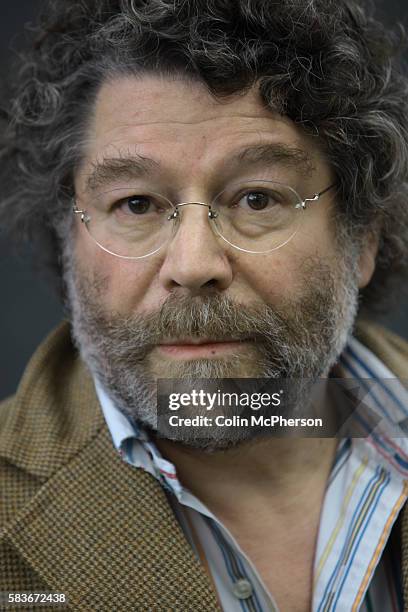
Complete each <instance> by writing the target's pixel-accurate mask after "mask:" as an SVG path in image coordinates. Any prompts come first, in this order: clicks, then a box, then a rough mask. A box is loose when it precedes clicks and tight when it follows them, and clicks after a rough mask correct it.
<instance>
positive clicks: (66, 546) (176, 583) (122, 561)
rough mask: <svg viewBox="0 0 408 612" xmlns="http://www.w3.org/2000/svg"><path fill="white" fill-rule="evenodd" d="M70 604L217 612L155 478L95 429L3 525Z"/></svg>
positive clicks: (80, 607)
mask: <svg viewBox="0 0 408 612" xmlns="http://www.w3.org/2000/svg"><path fill="white" fill-rule="evenodd" d="M4 535H5V537H7V539H8V540H9V542H10V543H11V544H13V545H14V546H15V547H16V548H17V550H18V551H19V552H20V554H21V555H22V556H23V557H24V559H25V560H26V561H28V563H29V564H30V565H31V566H32V567H33V569H35V571H36V572H37V573H38V574H39V575H40V576H41V577H42V578H43V580H44V581H45V582H46V583H47V584H48V585H50V587H51V588H52V589H53V590H57V591H59V592H62V593H65V595H66V596H67V598H68V600H69V602H70V604H71V605H73V606H74V607H75V609H77V610H84V611H88V610H91V609H92V610H114V609H118V610H147V609H182V610H198V609H200V607H201V609H205V610H217V609H218V607H217V602H216V598H215V594H214V592H213V590H212V588H211V586H210V583H209V579H208V577H207V575H206V573H205V571H204V569H203V568H202V566H201V565H200V564H199V562H198V561H197V560H196V558H195V557H194V555H193V553H192V550H191V547H190V546H189V544H188V543H187V541H186V540H185V538H184V536H183V533H182V531H181V530H180V528H179V526H178V524H177V522H176V521H175V519H174V516H173V514H172V511H171V508H170V506H169V504H168V502H167V499H166V496H165V494H164V493H163V491H162V490H161V487H160V485H159V484H158V483H157V482H156V481H155V479H154V478H152V477H151V476H150V475H149V474H146V473H144V472H141V471H140V470H135V469H134V468H132V466H130V465H128V464H126V463H124V462H123V461H122V460H121V459H120V457H119V456H117V455H116V452H115V451H114V449H113V447H112V442H111V440H110V437H109V434H108V432H107V431H106V430H105V429H104V430H102V431H101V432H100V433H99V434H98V435H97V436H96V437H95V438H94V439H93V440H92V442H91V443H90V444H88V445H86V447H85V448H84V449H83V450H82V451H81V452H80V453H78V454H77V455H76V456H75V457H74V458H73V459H72V460H71V461H70V462H69V463H68V464H67V465H66V466H64V467H62V468H61V469H60V470H59V471H58V472H57V473H56V474H55V475H54V476H53V477H52V478H51V479H50V480H48V481H47V483H46V484H45V485H43V486H42V487H41V488H40V489H39V491H38V493H37V494H36V495H35V496H34V497H33V498H32V499H31V501H30V502H29V503H28V505H26V506H25V507H24V509H23V511H22V512H21V513H20V514H19V515H18V517H17V518H16V520H15V521H13V523H12V524H9V525H8V526H7V528H6V529H5V532H4Z"/></svg>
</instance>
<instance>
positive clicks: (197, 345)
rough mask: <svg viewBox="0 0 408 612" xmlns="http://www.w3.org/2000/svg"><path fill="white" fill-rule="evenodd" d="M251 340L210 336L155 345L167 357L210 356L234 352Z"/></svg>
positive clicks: (191, 357) (189, 357) (190, 357)
mask: <svg viewBox="0 0 408 612" xmlns="http://www.w3.org/2000/svg"><path fill="white" fill-rule="evenodd" d="M251 341H252V340H251V339H249V338H243V339H239V340H238V339H231V338H229V339H225V340H220V339H216V340H214V339H212V338H185V339H183V340H181V339H177V340H169V341H165V342H161V343H160V344H158V345H157V348H158V349H159V350H160V352H162V353H164V354H165V355H167V356H169V357H174V358H180V359H183V358H184V359H194V358H196V359H198V358H210V357H218V356H222V355H226V354H228V353H236V352H237V351H239V350H241V349H242V348H243V347H244V346H245V345H247V344H249V342H251Z"/></svg>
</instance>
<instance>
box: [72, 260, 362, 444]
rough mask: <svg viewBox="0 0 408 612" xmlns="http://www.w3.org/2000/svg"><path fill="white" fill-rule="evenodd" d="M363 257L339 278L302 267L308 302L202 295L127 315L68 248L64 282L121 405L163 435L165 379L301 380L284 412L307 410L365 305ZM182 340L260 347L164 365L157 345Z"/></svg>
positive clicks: (193, 439) (195, 434)
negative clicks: (108, 300) (312, 389)
mask: <svg viewBox="0 0 408 612" xmlns="http://www.w3.org/2000/svg"><path fill="white" fill-rule="evenodd" d="M350 259H351V258H350ZM355 261H356V258H353V261H348V262H346V259H345V257H344V258H343V260H341V261H339V260H338V261H337V262H336V270H335V272H334V271H333V269H332V268H330V267H329V266H328V265H327V264H325V263H323V262H322V261H321V260H318V259H313V260H312V259H309V260H308V262H307V263H303V264H302V268H303V269H302V278H303V279H304V284H303V292H302V293H301V295H300V297H299V298H298V299H296V300H294V299H292V300H282V301H281V303H280V304H279V306H271V305H269V304H264V303H262V304H258V303H257V304H254V303H252V304H238V303H234V301H232V300H231V299H230V298H229V297H227V296H226V295H225V294H220V293H216V292H214V293H213V294H212V295H203V296H199V297H186V296H182V297H180V296H178V295H177V294H176V293H174V294H170V295H169V297H168V298H167V299H166V300H165V301H164V303H163V304H162V305H161V306H160V308H158V309H157V310H156V311H154V312H152V313H149V314H143V315H142V314H135V313H133V314H131V315H123V314H120V313H115V312H106V310H104V308H103V303H104V299H103V295H104V287H105V285H106V284H105V281H104V279H103V277H100V278H98V279H96V280H95V278H94V279H92V280H91V279H89V278H87V277H86V276H85V275H84V274H82V273H80V271H79V269H78V266H75V262H74V257H73V255H72V254H71V253H68V252H67V250H66V252H65V256H64V280H65V284H66V292H67V300H68V308H69V311H70V315H71V324H72V333H73V338H74V341H75V343H76V345H77V347H78V349H79V351H80V354H81V357H82V359H83V361H84V362H85V363H86V364H87V366H88V367H89V369H90V371H91V372H92V374H93V375H94V376H95V377H96V378H97V380H98V381H99V383H100V384H101V385H102V386H103V388H104V389H105V391H106V392H107V393H108V395H109V396H110V397H111V399H112V400H113V401H114V403H115V404H116V406H117V407H118V408H119V409H120V410H121V411H122V412H123V413H124V414H125V415H127V416H128V417H129V418H130V419H131V420H133V421H135V422H137V423H139V424H142V425H143V426H145V427H147V428H148V429H151V430H153V431H154V432H156V433H157V435H158V436H160V435H161V433H162V432H161V431H160V427H159V428H158V423H159V421H158V419H157V403H156V401H157V382H156V381H157V379H158V378H174V379H181V378H182V379H186V384H188V381H194V380H196V379H219V378H246V377H249V378H267V379H269V378H278V377H283V378H291V379H294V380H297V381H299V382H298V385H297V387H296V388H294V389H293V393H292V395H293V397H292V402H291V414H285V417H287V416H288V417H289V416H292V415H293V414H294V413H296V412H298V411H299V410H300V408H301V407H302V408H303V409H304V407H305V397H306V396H307V392H308V390H309V387H308V384H309V383H308V382H307V381H311V380H315V379H316V378H318V377H326V376H327V374H328V373H329V371H330V369H331V368H332V366H333V365H334V364H335V362H336V361H337V359H338V357H339V355H340V354H341V352H342V351H343V349H344V347H345V345H346V343H347V339H348V336H349V334H350V333H351V330H352V327H353V323H354V320H355V317H356V313H357V307H358V285H357V267H356V265H355V263H353V262H355ZM181 337H183V338H185V337H191V338H200V337H201V338H204V337H210V338H211V339H219V340H222V339H230V338H231V337H232V338H234V339H237V338H238V339H245V338H248V337H250V338H251V339H252V340H253V342H252V343H251V346H250V347H249V348H248V349H247V350H240V351H237V353H236V354H229V355H228V356H224V357H223V358H208V359H195V360H189V361H187V360H183V361H176V360H171V359H163V358H162V359H161V360H159V359H157V355H154V347H155V345H157V344H158V343H160V342H161V341H163V340H165V339H169V338H171V339H176V338H181ZM152 351H153V353H152ZM305 394H306V395H305ZM262 413H263V414H264V415H265V416H268V414H270V413H269V412H268V409H266V408H265V409H262V410H260V411H259V412H258V413H257V415H260V414H262ZM196 414H197V413H196V412H194V414H193V413H192V414H191V415H190V416H195V415H196ZM227 416H230V415H227ZM256 435H258V434H257V432H256V430H254V429H253V428H237V427H235V428H230V427H218V428H216V429H215V430H212V432H211V438H208V437H204V436H203V434H202V430H201V432H199V431H197V429H196V428H193V427H183V428H174V433H173V434H169V431H168V428H167V429H166V432H165V435H164V436H163V437H166V438H168V439H172V440H177V441H178V442H181V443H182V444H184V445H187V446H190V447H194V448H200V449H202V450H205V451H208V452H213V451H217V450H221V449H228V448H231V447H233V446H235V445H237V444H238V443H242V442H246V441H249V440H251V439H252V438H254V437H255V436H256Z"/></svg>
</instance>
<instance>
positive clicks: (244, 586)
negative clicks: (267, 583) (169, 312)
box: [232, 578, 253, 599]
mask: <svg viewBox="0 0 408 612" xmlns="http://www.w3.org/2000/svg"><path fill="white" fill-rule="evenodd" d="M232 592H233V593H234V595H235V596H236V597H238V599H248V597H251V595H252V592H253V588H252V584H251V583H250V582H249V580H245V578H240V579H239V580H237V582H236V583H235V584H234V585H233V587H232Z"/></svg>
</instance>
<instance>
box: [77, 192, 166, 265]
mask: <svg viewBox="0 0 408 612" xmlns="http://www.w3.org/2000/svg"><path fill="white" fill-rule="evenodd" d="M174 210H175V209H174V207H173V206H172V204H171V203H170V202H169V201H168V200H167V199H166V198H164V197H163V196H161V195H159V194H156V193H150V192H146V191H141V190H140V189H136V188H132V187H129V188H121V189H115V190H113V191H109V192H106V193H103V194H101V195H99V196H98V197H97V198H95V200H94V201H93V202H92V204H91V205H90V206H88V207H87V213H88V216H89V221H88V222H87V228H88V231H89V233H90V234H91V236H92V238H93V239H94V240H95V242H96V243H97V244H98V245H99V246H100V247H102V248H103V249H104V250H106V251H108V252H109V253H112V254H113V255H118V256H120V257H135V258H137V257H146V256H147V255H150V254H152V253H155V252H156V251H158V250H159V249H160V248H161V247H162V246H163V245H164V244H165V243H166V241H167V240H168V239H169V238H170V236H171V232H172V228H173V227H174V225H175V224H174V221H171V220H169V219H168V217H169V215H171V214H172V213H173V212H174Z"/></svg>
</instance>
